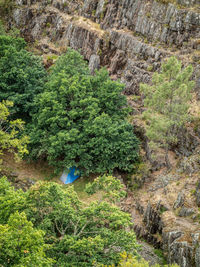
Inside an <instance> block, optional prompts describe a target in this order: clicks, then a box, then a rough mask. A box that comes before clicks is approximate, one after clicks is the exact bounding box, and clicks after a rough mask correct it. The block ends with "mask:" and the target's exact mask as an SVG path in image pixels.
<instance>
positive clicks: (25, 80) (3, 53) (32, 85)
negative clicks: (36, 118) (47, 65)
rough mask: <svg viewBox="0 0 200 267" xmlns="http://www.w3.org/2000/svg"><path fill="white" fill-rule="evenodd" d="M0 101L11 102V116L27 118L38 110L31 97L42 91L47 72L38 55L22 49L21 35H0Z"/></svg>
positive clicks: (23, 43) (27, 119)
mask: <svg viewBox="0 0 200 267" xmlns="http://www.w3.org/2000/svg"><path fill="white" fill-rule="evenodd" d="M0 44H1V45H2V46H1V45H0V47H1V49H0V101H2V100H9V101H12V102H14V104H15V105H14V106H13V107H12V109H11V113H12V118H22V119H23V120H26V121H30V117H31V115H32V114H33V113H35V112H36V111H37V104H34V97H35V96H36V95H37V94H38V93H41V92H42V91H43V85H44V81H45V77H46V71H45V69H44V67H43V65H42V62H41V58H39V57H37V56H34V55H33V54H31V53H30V52H28V51H26V50H25V49H24V46H25V42H24V40H23V39H21V38H13V37H11V36H4V35H2V36H0Z"/></svg>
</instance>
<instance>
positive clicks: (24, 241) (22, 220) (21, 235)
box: [0, 212, 53, 267]
mask: <svg viewBox="0 0 200 267" xmlns="http://www.w3.org/2000/svg"><path fill="white" fill-rule="evenodd" d="M43 236H44V233H43V232H42V231H41V230H36V229H34V228H33V225H32V223H31V222H28V221H27V219H26V215H25V213H18V212H16V213H14V214H12V215H11V216H10V218H9V220H8V223H7V224H4V225H0V265H1V266H5V267H7V266H16V267H22V266H25V267H29V266H41V267H43V266H52V262H53V261H52V260H51V259H49V258H47V257H46V255H45V253H44V248H45V244H44V240H43Z"/></svg>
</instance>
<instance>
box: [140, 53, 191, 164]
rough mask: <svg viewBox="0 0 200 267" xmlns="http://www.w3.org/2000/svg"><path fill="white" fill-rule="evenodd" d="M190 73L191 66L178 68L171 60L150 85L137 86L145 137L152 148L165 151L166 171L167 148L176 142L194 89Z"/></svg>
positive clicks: (185, 118)
mask: <svg viewBox="0 0 200 267" xmlns="http://www.w3.org/2000/svg"><path fill="white" fill-rule="evenodd" d="M192 72H193V68H192V66H191V65H189V66H187V67H185V68H182V64H181V62H180V61H178V60H177V59H176V58H175V57H171V58H169V59H168V61H167V62H165V63H163V64H162V68H161V72H160V73H157V72H156V73H154V75H153V78H152V85H149V84H141V86H140V89H141V91H142V92H143V93H144V95H145V100H144V106H145V107H146V109H147V110H146V111H145V112H144V117H145V119H146V121H147V125H146V135H147V137H148V138H149V140H150V141H151V144H152V145H154V146H158V145H159V146H160V147H162V148H164V149H165V152H166V165H167V167H170V162H169V159H168V150H169V148H170V145H174V144H176V143H177V142H178V139H177V136H178V132H179V130H180V129H181V128H182V127H183V126H184V124H185V123H186V122H187V121H188V120H189V112H188V110H189V107H190V105H189V100H190V99H191V90H192V88H193V86H194V82H193V81H190V78H191V75H192Z"/></svg>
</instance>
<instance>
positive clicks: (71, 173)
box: [60, 167, 80, 184]
mask: <svg viewBox="0 0 200 267" xmlns="http://www.w3.org/2000/svg"><path fill="white" fill-rule="evenodd" d="M77 171H78V169H76V167H71V168H70V169H69V170H64V172H63V174H62V175H61V177H60V180H61V181H62V182H63V183H64V184H71V183H73V182H74V181H75V180H76V179H77V178H78V177H80V174H75V172H77Z"/></svg>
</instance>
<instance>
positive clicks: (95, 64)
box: [89, 55, 100, 74]
mask: <svg viewBox="0 0 200 267" xmlns="http://www.w3.org/2000/svg"><path fill="white" fill-rule="evenodd" d="M99 67H100V57H99V56H97V55H91V57H90V61H89V69H90V72H91V74H94V73H95V70H98V69H99Z"/></svg>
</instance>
